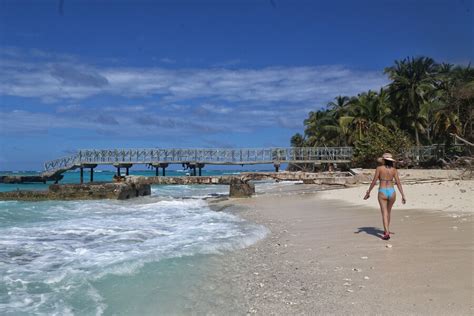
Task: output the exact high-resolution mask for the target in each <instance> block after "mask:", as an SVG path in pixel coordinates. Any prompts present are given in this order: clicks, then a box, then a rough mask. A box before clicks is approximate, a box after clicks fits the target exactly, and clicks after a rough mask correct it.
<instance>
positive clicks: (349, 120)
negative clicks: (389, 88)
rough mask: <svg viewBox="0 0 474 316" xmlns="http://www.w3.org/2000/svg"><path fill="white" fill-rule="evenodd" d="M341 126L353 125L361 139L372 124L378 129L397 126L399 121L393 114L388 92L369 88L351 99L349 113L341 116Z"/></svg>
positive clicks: (358, 137)
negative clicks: (377, 91)
mask: <svg viewBox="0 0 474 316" xmlns="http://www.w3.org/2000/svg"><path fill="white" fill-rule="evenodd" d="M339 125H340V126H341V128H344V127H345V128H347V127H350V126H352V128H353V130H354V131H355V132H356V133H357V139H358V140H361V139H362V138H363V137H364V135H365V134H366V133H367V131H368V130H369V128H370V127H371V126H375V128H377V129H386V128H395V127H397V125H398V124H397V122H396V121H395V119H394V118H393V116H392V108H391V105H390V99H389V95H388V93H387V92H386V91H385V90H384V89H380V92H379V93H376V92H374V91H371V90H369V91H368V92H364V93H361V94H359V95H358V96H357V97H354V98H352V99H351V101H350V106H349V108H348V110H347V115H345V116H341V117H340V118H339Z"/></svg>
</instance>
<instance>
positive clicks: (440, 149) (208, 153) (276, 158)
mask: <svg viewBox="0 0 474 316" xmlns="http://www.w3.org/2000/svg"><path fill="white" fill-rule="evenodd" d="M444 154H445V153H444V146H442V145H433V146H420V147H412V148H410V150H408V151H407V152H406V153H405V154H404V156H405V157H406V158H410V159H411V160H413V161H415V162H422V161H427V160H429V159H433V158H439V157H443V156H444ZM352 156H353V148H352V147H289V148H235V149H229V148H200V149H189V148H187V149H186V148H171V149H162V148H144V149H85V150H79V151H78V152H77V153H75V154H73V155H71V156H67V157H63V158H59V159H55V160H51V161H48V162H46V163H45V164H44V172H43V174H42V176H43V177H52V176H59V175H60V174H62V173H63V172H65V171H67V170H72V169H77V168H80V171H81V182H82V181H83V169H84V168H90V170H91V174H90V175H91V181H93V172H94V168H96V167H97V166H99V165H111V166H114V167H116V168H117V175H118V176H120V175H121V174H120V170H121V168H125V170H126V174H127V175H128V173H129V168H130V167H132V166H133V165H135V164H144V165H147V166H149V167H153V168H155V169H156V175H157V176H158V174H159V173H158V170H159V168H162V175H163V176H164V175H165V170H166V168H167V167H168V166H169V165H170V164H181V165H183V166H186V167H188V168H190V169H191V170H192V171H193V175H196V168H198V170H199V175H201V169H202V168H203V167H204V166H205V165H242V166H243V165H255V164H273V165H274V167H275V171H278V169H279V167H280V165H281V164H282V163H293V164H329V163H350V162H351V160H352Z"/></svg>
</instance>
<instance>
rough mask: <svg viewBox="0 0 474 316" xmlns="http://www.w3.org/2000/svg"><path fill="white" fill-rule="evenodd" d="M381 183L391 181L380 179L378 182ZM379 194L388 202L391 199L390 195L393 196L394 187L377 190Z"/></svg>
mask: <svg viewBox="0 0 474 316" xmlns="http://www.w3.org/2000/svg"><path fill="white" fill-rule="evenodd" d="M382 181H387V182H392V181H393V179H392V180H385V179H380V182H382ZM379 192H382V194H384V195H385V196H386V197H387V200H390V198H391V197H392V195H394V194H395V188H394V187H391V188H379Z"/></svg>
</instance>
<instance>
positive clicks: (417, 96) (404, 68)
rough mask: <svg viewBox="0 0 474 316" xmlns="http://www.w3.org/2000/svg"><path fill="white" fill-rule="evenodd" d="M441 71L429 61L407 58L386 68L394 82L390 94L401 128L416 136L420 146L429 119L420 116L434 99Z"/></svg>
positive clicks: (426, 58)
mask: <svg viewBox="0 0 474 316" xmlns="http://www.w3.org/2000/svg"><path fill="white" fill-rule="evenodd" d="M438 70H439V67H438V65H437V64H436V63H435V62H434V60H433V59H432V58H428V57H417V58H406V59H403V60H401V61H395V65H394V66H392V67H388V68H385V73H387V74H388V75H389V78H390V79H391V80H392V82H391V83H390V84H389V93H390V97H391V100H392V104H393V105H394V106H395V109H396V111H395V114H396V115H398V116H399V118H400V127H401V128H402V129H406V130H409V131H411V132H413V133H414V135H415V140H416V144H417V145H420V136H419V134H421V133H424V131H425V127H426V125H425V124H426V118H425V117H424V116H423V115H420V109H421V107H422V105H423V104H425V103H426V102H429V101H430V98H431V97H432V96H433V91H434V90H435V83H436V75H437V74H438Z"/></svg>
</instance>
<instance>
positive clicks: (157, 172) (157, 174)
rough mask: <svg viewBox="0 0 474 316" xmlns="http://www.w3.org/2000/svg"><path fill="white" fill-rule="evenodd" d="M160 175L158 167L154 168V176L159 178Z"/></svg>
mask: <svg viewBox="0 0 474 316" xmlns="http://www.w3.org/2000/svg"><path fill="white" fill-rule="evenodd" d="M159 175H160V167H155V176H157V177H158V176H159Z"/></svg>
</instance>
